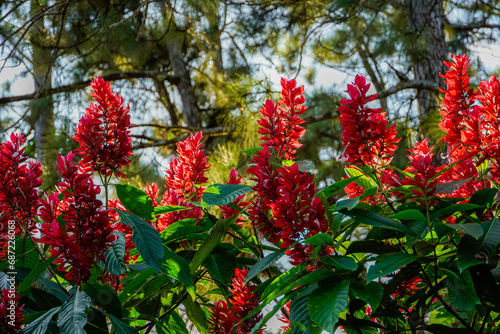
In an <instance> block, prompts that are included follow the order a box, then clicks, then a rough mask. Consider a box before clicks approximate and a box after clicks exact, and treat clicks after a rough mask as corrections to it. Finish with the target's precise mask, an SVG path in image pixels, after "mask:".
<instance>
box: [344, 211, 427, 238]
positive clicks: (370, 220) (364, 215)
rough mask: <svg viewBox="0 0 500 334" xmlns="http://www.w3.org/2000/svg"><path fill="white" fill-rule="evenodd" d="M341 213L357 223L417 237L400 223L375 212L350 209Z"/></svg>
mask: <svg viewBox="0 0 500 334" xmlns="http://www.w3.org/2000/svg"><path fill="white" fill-rule="evenodd" d="M343 213H344V214H345V215H347V216H349V217H352V218H354V219H355V220H356V221H357V222H359V223H362V224H366V225H371V226H377V227H380V228H384V229H389V230H395V231H400V232H403V233H406V234H407V235H412V236H414V237H417V238H418V235H417V234H416V233H415V232H414V231H412V230H411V229H410V228H409V227H407V226H406V225H403V224H401V223H400V222H398V221H396V220H394V219H391V218H389V217H384V216H381V215H379V214H377V213H375V212H371V211H366V210H361V209H351V211H345V212H343Z"/></svg>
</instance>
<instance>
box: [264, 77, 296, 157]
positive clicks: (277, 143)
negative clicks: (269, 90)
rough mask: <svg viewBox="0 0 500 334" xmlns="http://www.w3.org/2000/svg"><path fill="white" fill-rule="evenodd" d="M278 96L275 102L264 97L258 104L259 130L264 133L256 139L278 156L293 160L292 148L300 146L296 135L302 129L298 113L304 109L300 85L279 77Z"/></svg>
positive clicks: (293, 151) (293, 149)
mask: <svg viewBox="0 0 500 334" xmlns="http://www.w3.org/2000/svg"><path fill="white" fill-rule="evenodd" d="M281 87H282V91H281V97H282V99H281V100H279V101H278V103H277V104H276V105H275V104H274V102H273V101H272V100H267V101H266V103H265V104H264V107H262V110H261V112H260V113H261V114H262V118H261V119H260V120H258V121H257V123H259V124H260V128H259V134H262V135H264V136H263V137H261V138H260V140H263V141H265V142H264V143H263V144H262V146H267V147H269V148H270V149H272V150H274V151H275V152H276V156H277V157H278V158H280V159H283V158H285V159H287V160H293V159H294V154H295V152H296V151H295V149H296V148H299V147H300V146H302V144H300V143H299V139H300V138H301V137H302V136H303V135H304V133H305V132H306V130H305V129H304V128H303V127H301V126H300V124H303V123H305V121H303V120H302V119H300V117H299V116H298V115H300V114H302V113H304V111H305V110H306V107H305V106H303V105H302V104H303V103H304V95H303V94H304V86H300V87H297V82H296V81H295V80H293V79H292V80H286V79H285V78H281Z"/></svg>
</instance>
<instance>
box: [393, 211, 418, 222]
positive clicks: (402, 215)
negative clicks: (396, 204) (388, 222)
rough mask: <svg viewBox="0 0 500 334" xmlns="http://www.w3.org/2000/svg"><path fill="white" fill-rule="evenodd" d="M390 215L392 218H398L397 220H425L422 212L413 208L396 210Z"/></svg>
mask: <svg viewBox="0 0 500 334" xmlns="http://www.w3.org/2000/svg"><path fill="white" fill-rule="evenodd" d="M391 217H392V218H393V219H399V220H420V221H424V222H426V221H427V218H426V217H425V216H424V215H423V214H422V212H420V211H418V210H414V209H410V210H404V211H401V212H398V213H396V214H394V215H392V216H391Z"/></svg>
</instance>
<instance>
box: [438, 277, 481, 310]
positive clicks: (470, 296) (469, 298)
mask: <svg viewBox="0 0 500 334" xmlns="http://www.w3.org/2000/svg"><path fill="white" fill-rule="evenodd" d="M442 270H443V271H444V272H445V273H446V287H447V289H448V296H449V298H450V304H451V305H453V307H456V308H457V309H459V310H460V311H470V310H472V309H474V306H475V305H476V304H479V298H478V297H477V295H476V292H475V291H474V284H473V283H472V278H471V276H470V273H469V272H468V271H467V270H464V271H463V272H462V273H455V272H453V271H451V270H447V269H442Z"/></svg>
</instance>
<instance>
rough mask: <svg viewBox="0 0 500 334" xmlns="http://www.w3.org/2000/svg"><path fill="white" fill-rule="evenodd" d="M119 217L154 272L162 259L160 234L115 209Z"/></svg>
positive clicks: (143, 222)
mask: <svg viewBox="0 0 500 334" xmlns="http://www.w3.org/2000/svg"><path fill="white" fill-rule="evenodd" d="M115 210H116V211H117V212H118V214H119V215H120V218H121V222H122V223H124V224H126V225H128V226H129V227H131V228H132V231H133V232H132V241H133V242H134V245H135V246H136V247H137V250H139V253H140V254H141V256H142V258H143V259H144V261H146V263H147V264H148V265H149V266H150V267H151V268H153V269H154V270H155V271H156V272H158V270H159V269H160V267H159V265H160V263H161V260H162V259H163V255H164V252H163V242H162V240H161V238H160V234H159V233H158V231H157V230H155V229H154V227H153V226H151V225H150V224H149V223H147V222H145V221H144V220H142V219H141V218H139V217H136V216H134V215H133V214H130V213H128V212H126V211H122V210H119V209H115Z"/></svg>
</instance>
